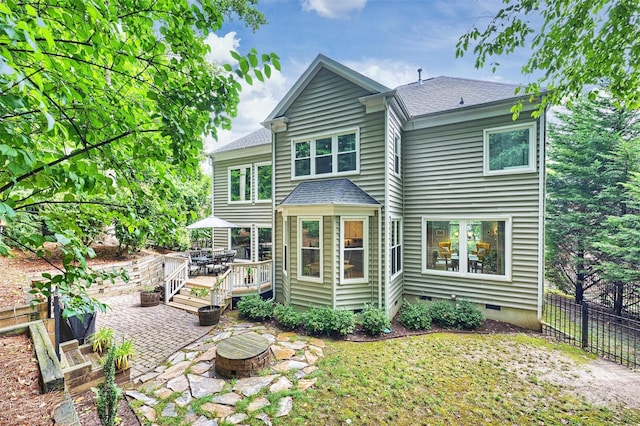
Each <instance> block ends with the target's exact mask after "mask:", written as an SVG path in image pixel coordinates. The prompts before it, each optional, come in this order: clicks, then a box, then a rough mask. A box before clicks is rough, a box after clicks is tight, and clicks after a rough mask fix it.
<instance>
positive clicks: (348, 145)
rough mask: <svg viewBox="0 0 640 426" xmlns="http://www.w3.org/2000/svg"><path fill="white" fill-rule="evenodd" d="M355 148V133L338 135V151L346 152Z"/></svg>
mask: <svg viewBox="0 0 640 426" xmlns="http://www.w3.org/2000/svg"><path fill="white" fill-rule="evenodd" d="M355 150H356V134H355V133H349V134H348V135H340V136H338V152H347V151H355Z"/></svg>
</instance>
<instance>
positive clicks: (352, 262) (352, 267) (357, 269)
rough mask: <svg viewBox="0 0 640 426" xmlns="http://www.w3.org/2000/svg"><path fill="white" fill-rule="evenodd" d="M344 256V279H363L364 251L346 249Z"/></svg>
mask: <svg viewBox="0 0 640 426" xmlns="http://www.w3.org/2000/svg"><path fill="white" fill-rule="evenodd" d="M344 256H345V258H344V277H345V278H364V249H348V250H347V249H346V250H345V252H344Z"/></svg>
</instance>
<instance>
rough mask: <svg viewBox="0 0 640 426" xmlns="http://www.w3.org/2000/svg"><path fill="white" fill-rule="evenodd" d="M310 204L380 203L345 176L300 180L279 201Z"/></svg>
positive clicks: (376, 204)
mask: <svg viewBox="0 0 640 426" xmlns="http://www.w3.org/2000/svg"><path fill="white" fill-rule="evenodd" d="M312 205H342V206H344V205H356V206H362V205H370V206H379V205H380V203H378V202H377V201H376V200H375V199H374V198H373V197H371V196H370V195H369V194H367V193H366V192H364V191H363V190H362V189H360V187H359V186H357V185H356V184H354V183H353V182H351V181H350V180H349V179H346V178H341V179H328V180H311V181H304V182H300V183H299V184H298V186H296V187H295V188H294V189H293V191H291V193H289V195H287V197H286V198H285V199H284V200H283V201H282V203H280V206H312Z"/></svg>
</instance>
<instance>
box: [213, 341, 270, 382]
mask: <svg viewBox="0 0 640 426" xmlns="http://www.w3.org/2000/svg"><path fill="white" fill-rule="evenodd" d="M270 362H271V349H270V348H269V341H268V340H267V339H266V338H265V337H262V336H261V335H259V334H258V333H254V332H249V333H244V334H239V335H237V336H232V337H229V338H227V339H224V340H222V341H221V342H220V343H218V346H217V348H216V367H215V369H216V373H218V374H220V375H221V376H224V377H230V378H233V377H250V376H253V375H255V374H257V373H258V371H260V370H262V369H264V368H266V367H268V366H269V364H270Z"/></svg>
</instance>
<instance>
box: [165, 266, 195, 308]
mask: <svg viewBox="0 0 640 426" xmlns="http://www.w3.org/2000/svg"><path fill="white" fill-rule="evenodd" d="M188 275H189V258H188V257H185V256H184V255H180V254H167V255H165V256H164V302H165V303H168V302H169V300H170V299H171V298H172V297H173V296H174V295H175V294H176V293H178V292H179V291H180V289H181V288H182V287H183V286H184V284H185V283H186V282H187V277H188Z"/></svg>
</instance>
